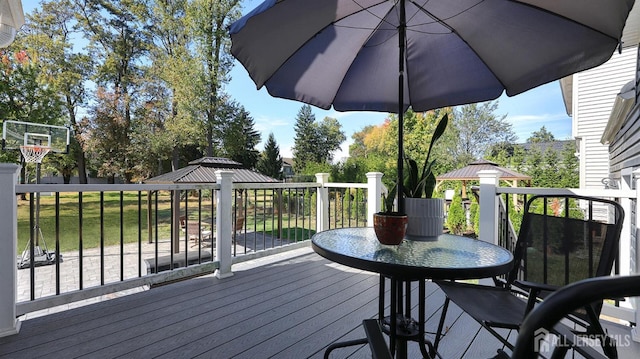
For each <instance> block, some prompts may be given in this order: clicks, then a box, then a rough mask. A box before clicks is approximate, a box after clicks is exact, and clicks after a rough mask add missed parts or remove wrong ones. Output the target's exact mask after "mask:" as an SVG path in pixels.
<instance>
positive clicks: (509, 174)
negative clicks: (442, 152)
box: [436, 160, 531, 181]
mask: <svg viewBox="0 0 640 359" xmlns="http://www.w3.org/2000/svg"><path fill="white" fill-rule="evenodd" d="M484 170H494V171H498V172H500V179H501V180H507V181H512V180H522V181H530V180H531V176H528V175H525V174H522V173H518V172H516V171H513V170H510V169H508V168H504V167H500V166H498V164H497V163H495V162H491V161H487V160H478V161H474V162H471V163H470V164H469V165H468V166H466V167H463V168H460V169H457V170H453V171H451V172H447V173H445V174H443V175H440V176H437V177H436V180H438V181H447V180H458V181H467V180H477V179H478V178H479V177H478V171H484Z"/></svg>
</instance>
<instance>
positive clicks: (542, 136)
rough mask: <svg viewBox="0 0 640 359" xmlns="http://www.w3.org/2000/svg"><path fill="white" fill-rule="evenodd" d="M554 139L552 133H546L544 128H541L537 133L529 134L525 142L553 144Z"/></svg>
mask: <svg viewBox="0 0 640 359" xmlns="http://www.w3.org/2000/svg"><path fill="white" fill-rule="evenodd" d="M555 140H556V138H555V137H554V136H553V133H551V132H549V131H547V128H546V127H545V126H542V127H541V128H540V129H539V130H538V131H535V132H533V133H532V134H531V136H530V137H529V138H527V142H529V143H541V142H553V141H555Z"/></svg>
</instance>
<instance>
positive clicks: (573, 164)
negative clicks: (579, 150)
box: [558, 141, 580, 188]
mask: <svg viewBox="0 0 640 359" xmlns="http://www.w3.org/2000/svg"><path fill="white" fill-rule="evenodd" d="M560 160H561V161H562V166H561V167H560V168H559V172H560V183H559V184H558V187H561V188H578V187H580V160H579V159H578V157H576V143H575V142H573V141H571V142H569V143H567V144H566V145H565V146H564V147H563V148H562V151H561V152H560Z"/></svg>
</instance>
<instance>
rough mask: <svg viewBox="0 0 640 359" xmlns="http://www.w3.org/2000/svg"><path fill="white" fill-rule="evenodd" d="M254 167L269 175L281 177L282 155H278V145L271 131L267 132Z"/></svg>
mask: <svg viewBox="0 0 640 359" xmlns="http://www.w3.org/2000/svg"><path fill="white" fill-rule="evenodd" d="M256 169H257V170H258V171H259V172H260V173H262V174H264V175H267V176H269V177H273V178H276V179H282V157H280V147H279V146H278V144H277V143H276V138H275V136H274V135H273V132H271V133H269V137H268V138H267V142H266V143H265V144H264V151H262V153H261V154H260V159H258V164H257V166H256Z"/></svg>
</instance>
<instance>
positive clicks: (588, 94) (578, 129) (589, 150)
mask: <svg viewBox="0 0 640 359" xmlns="http://www.w3.org/2000/svg"><path fill="white" fill-rule="evenodd" d="M636 56H637V48H636V47H631V48H626V49H624V50H623V51H622V54H619V53H618V52H617V51H616V52H615V53H614V54H613V56H612V57H611V59H610V60H609V61H607V62H606V63H605V64H603V65H601V66H599V67H597V68H594V69H591V70H587V71H583V72H581V73H579V74H575V75H574V77H573V94H574V95H573V131H572V132H573V135H574V137H579V138H582V141H583V144H584V147H583V148H584V151H583V152H581V153H580V187H581V188H602V187H603V184H602V179H603V178H605V177H609V175H610V169H609V146H608V145H603V144H601V143H600V139H601V137H602V133H603V132H604V128H605V127H606V125H607V122H608V121H609V116H610V114H611V108H612V107H613V102H614V100H615V98H616V95H617V94H618V93H619V92H620V89H621V88H622V86H624V84H626V83H627V82H629V81H630V80H632V79H634V78H635V70H636Z"/></svg>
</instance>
